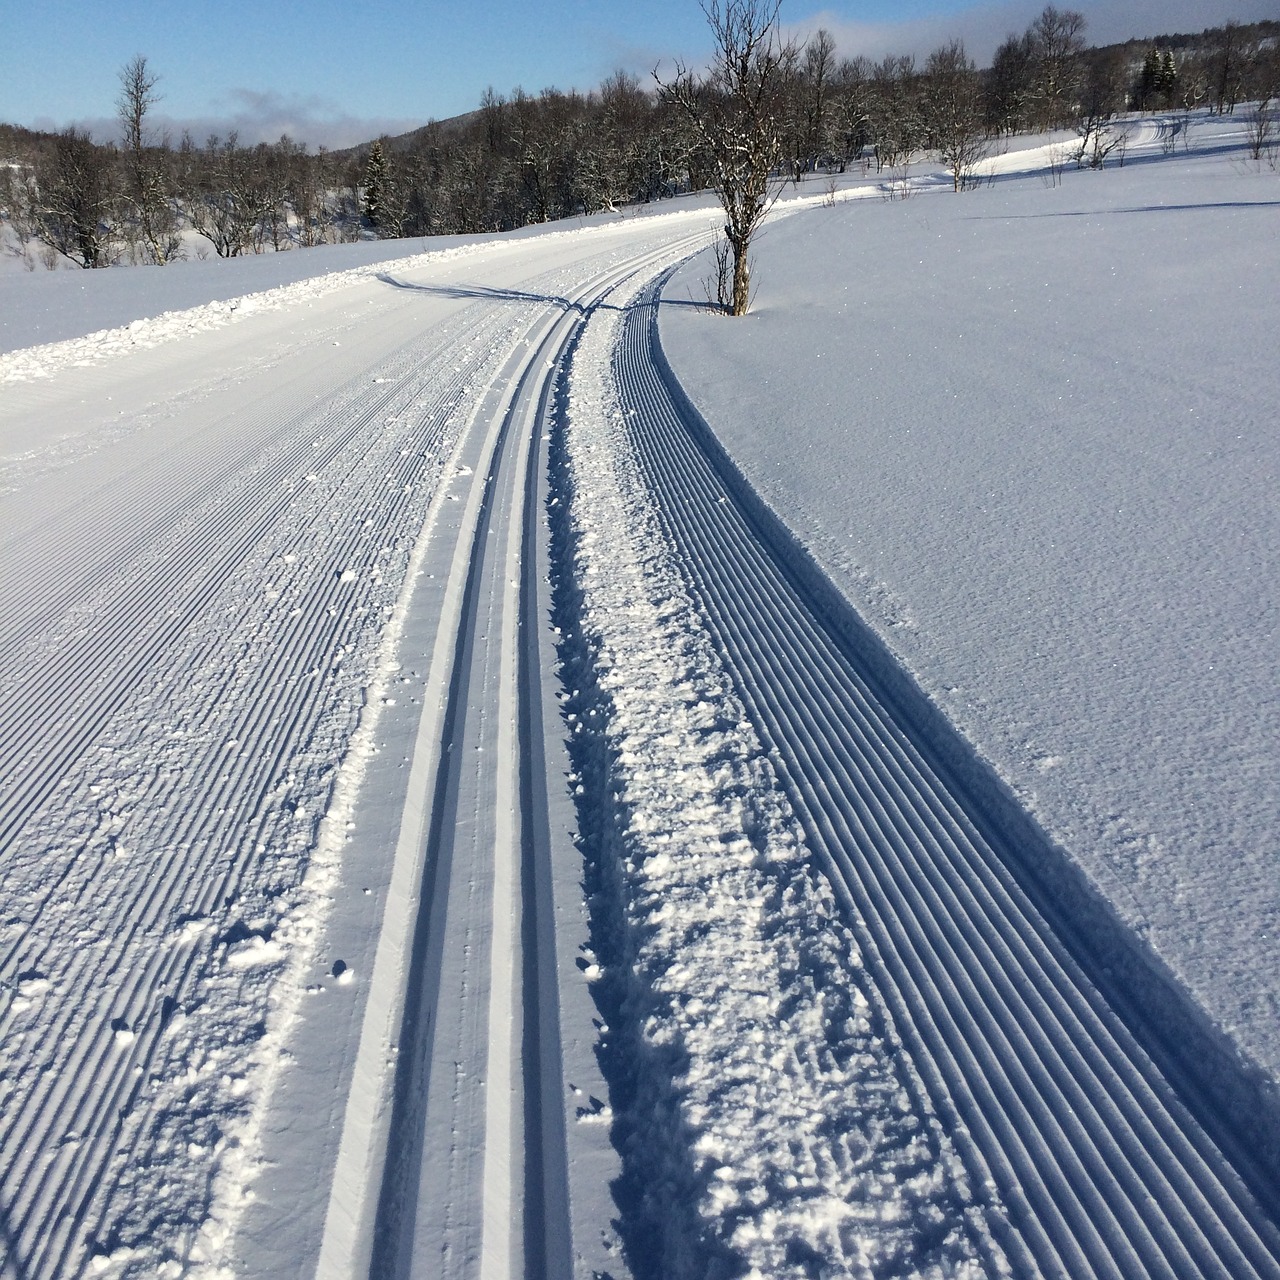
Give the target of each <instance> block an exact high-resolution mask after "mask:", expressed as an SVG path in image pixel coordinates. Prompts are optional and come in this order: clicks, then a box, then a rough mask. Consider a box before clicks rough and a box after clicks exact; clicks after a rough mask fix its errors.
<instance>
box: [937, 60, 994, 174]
mask: <svg viewBox="0 0 1280 1280" xmlns="http://www.w3.org/2000/svg"><path fill="white" fill-rule="evenodd" d="M924 78H925V97H926V102H927V106H928V113H929V117H928V118H929V131H930V134H931V137H932V140H933V144H934V146H935V147H936V148H937V150H938V159H939V160H941V161H942V163H943V164H944V165H946V167H947V172H948V173H950V174H951V181H952V185H953V187H954V189H955V190H956V191H964V190H966V189H967V188H969V187H972V186H973V185H974V184H975V181H976V170H977V166H978V163H979V161H981V160H983V159H984V158H985V157H986V154H987V138H986V132H985V130H984V129H983V124H982V90H981V85H980V83H979V80H978V69H977V67H975V66H974V63H973V59H972V58H970V57H969V55H968V54H967V53H965V51H964V42H963V41H962V40H952V41H951V42H950V43H949V44H945V45H943V46H942V48H941V49H935V50H934V51H933V52H932V53H931V54H930V55H929V59H928V61H927V62H926V63H925V68H924Z"/></svg>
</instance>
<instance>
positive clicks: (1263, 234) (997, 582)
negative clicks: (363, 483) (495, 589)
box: [662, 116, 1280, 1077]
mask: <svg viewBox="0 0 1280 1280" xmlns="http://www.w3.org/2000/svg"><path fill="white" fill-rule="evenodd" d="M1153 132H1154V131H1152V130H1147V135H1148V136H1150V135H1151V134H1152V133H1153ZM1241 138H1242V125H1241V122H1240V121H1237V120H1219V119H1216V118H1211V117H1203V116H1201V117H1197V118H1195V119H1194V120H1193V125H1192V131H1191V134H1190V142H1189V148H1188V149H1185V150H1184V149H1183V148H1182V147H1181V145H1180V146H1179V148H1178V149H1177V150H1176V151H1175V152H1174V153H1173V154H1170V155H1166V154H1165V153H1164V150H1163V147H1162V146H1160V145H1159V144H1158V142H1157V141H1155V140H1152V141H1149V142H1147V143H1146V144H1145V145H1133V146H1130V148H1129V150H1128V156H1127V159H1126V163H1125V165H1124V167H1123V168H1118V167H1108V168H1107V169H1106V170H1104V171H1102V172H1090V171H1083V172H1077V171H1075V170H1074V168H1071V167H1069V168H1068V169H1067V170H1066V172H1065V173H1064V175H1063V181H1062V185H1061V186H1053V185H1051V184H1050V182H1049V181H1048V180H1041V178H1040V177H1039V176H1033V177H1030V178H1023V179H1020V180H1017V181H998V182H995V183H994V184H992V185H989V186H983V187H981V188H980V189H979V190H977V191H975V192H972V193H966V194H964V195H963V196H953V195H952V193H950V192H946V193H933V192H930V193H928V194H923V193H922V194H919V195H917V196H915V197H914V198H912V199H909V200H906V201H893V202H888V201H885V202H865V201H863V202H859V203H858V204H856V205H841V206H837V207H835V208H832V209H824V210H818V211H815V212H813V213H810V214H808V215H807V216H805V217H803V218H791V219H787V220H785V221H780V222H778V223H776V224H775V225H773V226H771V227H769V228H768V229H767V231H766V233H765V234H764V235H762V237H761V238H760V241H759V245H758V249H757V251H756V258H757V268H756V271H757V274H756V280H757V294H756V300H755V304H754V308H753V312H752V314H751V315H750V316H749V317H748V318H747V319H746V320H744V321H742V322H737V323H724V322H722V321H721V320H720V319H719V318H718V317H713V316H709V315H706V314H700V313H697V312H695V311H693V310H691V309H689V308H687V307H668V308H665V309H664V311H663V316H662V335H663V344H664V347H665V348H666V350H667V351H668V354H669V356H670V359H671V361H672V363H673V366H674V368H675V371H676V373H677V374H678V376H679V377H680V379H681V381H682V383H683V384H684V386H685V388H686V390H687V391H688V393H689V394H690V396H691V397H692V399H693V400H694V402H695V403H696V404H697V405H698V406H699V407H700V408H701V409H702V411H703V413H704V415H705V417H706V418H707V420H708V422H709V424H710V425H711V427H712V428H713V430H714V431H715V432H716V434H717V435H718V436H719V437H720V439H721V440H722V441H723V442H724V444H725V445H726V447H727V448H728V450H729V452H730V453H731V454H732V456H733V458H734V459H735V461H736V462H737V463H738V464H739V465H740V466H741V467H742V469H743V470H744V472H745V474H746V477H747V478H748V480H749V481H750V482H751V483H752V484H753V485H755V486H756V487H757V488H758V490H759V491H760V493H761V494H762V495H763V496H764V498H765V499H766V501H767V502H768V503H769V504H770V505H771V506H772V507H773V508H774V509H775V510H776V511H777V512H779V513H780V514H781V515H782V517H783V518H784V520H785V521H786V523H787V524H788V525H789V526H790V527H791V528H792V529H793V530H794V531H795V532H796V533H797V534H798V535H799V536H800V538H801V540H802V541H803V543H804V544H805V545H806V546H807V547H808V548H809V549H810V550H811V551H812V553H813V554H814V555H815V556H816V557H817V559H818V560H819V562H820V563H821V564H822V565H823V566H824V567H825V568H826V570H827V571H828V572H829V573H830V574H831V576H832V578H833V579H834V581H835V582H836V584H837V585H838V586H839V588H840V589H841V590H842V591H843V592H844V593H845V594H846V595H847V596H848V598H849V599H850V600H851V601H853V602H854V604H855V605H856V606H857V607H858V609H859V610H860V611H861V612H862V614H863V616H864V617H865V618H867V619H868V620H869V621H870V622H871V623H872V624H873V626H874V627H875V628H876V630H877V631H878V632H879V634H880V635H881V636H882V637H883V639H884V640H885V641H886V643H887V644H888V645H889V646H890V647H891V649H892V651H893V652H894V653H895V654H896V655H897V657H898V658H899V660H900V661H901V662H902V663H903V665H904V666H905V667H907V668H908V669H909V670H910V672H911V673H912V674H913V675H914V676H915V678H916V679H917V680H918V681H919V682H920V683H921V685H922V686H923V687H924V689H925V691H926V692H927V693H928V695H929V696H930V697H931V698H932V699H933V700H934V702H935V703H936V704H937V705H938V706H939V707H940V708H941V709H942V710H943V711H944V712H945V714H946V715H947V716H948V718H949V719H950V720H951V721H952V723H954V724H955V725H957V726H958V727H959V728H960V729H961V730H962V732H963V733H964V734H965V735H966V736H967V737H968V738H969V739H970V741H972V742H973V743H974V744H975V745H976V746H977V747H978V749H979V750H980V752H981V753H982V754H983V755H984V756H985V757H986V758H987V759H988V760H989V761H990V762H991V763H992V764H993V765H994V766H995V767H996V769H997V770H998V771H999V773H1000V775H1001V776H1002V777H1003V778H1004V779H1005V780H1006V781H1007V783H1008V784H1009V786H1010V787H1012V788H1013V790H1014V791H1015V792H1016V793H1017V795H1018V796H1019V797H1020V798H1021V799H1022V800H1023V801H1024V802H1025V803H1026V804H1027V805H1028V806H1029V807H1030V808H1031V810H1032V811H1033V812H1034V814H1035V815H1036V817H1037V818H1038V819H1039V821H1040V822H1041V823H1042V824H1043V825H1044V827H1045V828H1046V829H1047V830H1048V831H1049V832H1050V834H1051V835H1052V836H1053V837H1054V838H1055V839H1056V840H1057V841H1058V842H1060V844H1061V845H1062V846H1063V847H1064V848H1065V849H1066V850H1067V851H1068V852H1069V853H1070V855H1071V857H1072V858H1074V859H1076V860H1077V861H1078V862H1079V863H1080V865H1082V866H1083V867H1084V868H1085V870H1086V871H1087V872H1088V874H1089V875H1090V876H1091V877H1092V878H1093V880H1094V881H1095V882H1096V883H1097V884H1098V885H1099V886H1100V887H1101V889H1102V890H1103V892H1104V893H1105V894H1106V896H1107V897H1108V898H1110V899H1111V900H1112V902H1113V903H1114V904H1115V905H1116V906H1117V908H1118V909H1119V910H1120V912H1121V913H1122V914H1123V916H1124V917H1125V919H1126V920H1128V921H1129V922H1130V923H1131V924H1132V925H1133V926H1134V927H1135V928H1136V929H1138V930H1139V931H1141V932H1142V933H1143V934H1145V936H1146V937H1147V938H1148V940H1149V941H1150V943H1151V944H1152V946H1153V947H1154V948H1155V949H1156V951H1157V952H1158V954H1159V955H1160V956H1161V957H1162V958H1163V959H1164V960H1165V961H1166V962H1167V963H1168V964H1169V965H1170V966H1171V967H1172V969H1173V970H1174V971H1175V972H1176V973H1177V974H1178V975H1179V976H1180V977H1181V979H1182V980H1183V981H1184V982H1186V983H1187V984H1188V986H1189V987H1190V989H1191V990H1192V992H1193V993H1194V995H1195V996H1196V998H1197V1000H1198V1001H1199V1002H1200V1003H1201V1004H1202V1005H1203V1006H1204V1007H1205V1008H1206V1009H1208V1010H1210V1011H1211V1012H1212V1014H1213V1016H1214V1017H1215V1018H1216V1019H1217V1020H1218V1021H1219V1022H1220V1024H1221V1025H1222V1026H1223V1027H1224V1028H1225V1029H1226V1031H1227V1032H1228V1033H1229V1034H1230V1035H1231V1036H1232V1037H1234V1038H1235V1040H1236V1042H1237V1043H1238V1044H1239V1045H1240V1046H1241V1047H1242V1048H1243V1049H1245V1050H1246V1051H1247V1052H1248V1053H1249V1054H1250V1055H1251V1056H1252V1057H1253V1058H1254V1059H1255V1061H1257V1062H1258V1063H1259V1064H1260V1065H1261V1066H1262V1067H1263V1068H1264V1069H1265V1071H1266V1072H1267V1073H1268V1074H1269V1075H1271V1076H1272V1077H1275V1076H1276V1075H1280V1017H1278V1016H1277V1014H1278V1013H1280V967H1278V966H1277V965H1276V964H1275V963H1274V948H1273V940H1274V939H1275V937H1276V936H1277V930H1278V929H1280V876H1278V875H1277V873H1276V857H1277V853H1276V843H1275V838H1276V837H1275V833H1276V831H1277V830H1278V829H1280V698H1278V697H1277V691H1276V683H1275V680H1276V658H1277V652H1278V651H1277V621H1278V613H1280V591H1278V589H1277V584H1280V562H1278V561H1277V548H1278V547H1280V504H1278V503H1277V501H1276V493H1277V492H1278V491H1280V490H1278V489H1277V482H1278V480H1280V474H1278V473H1280V435H1278V434H1277V432H1276V405H1277V403H1280V376H1278V375H1277V365H1276V362H1275V360H1274V359H1273V358H1272V355H1271V350H1270V342H1271V337H1270V336H1271V335H1273V334H1274V333H1275V332H1276V331H1277V327H1278V324H1277V322H1278V321H1280V296H1278V295H1277V293H1276V287H1275V282H1276V279H1277V277H1278V276H1280V234H1278V232H1277V221H1276V217H1275V211H1276V205H1277V200H1278V198H1280V179H1278V178H1277V175H1276V173H1275V172H1274V170H1272V169H1270V168H1269V167H1268V166H1267V165H1266V164H1265V163H1264V164H1263V165H1262V166H1261V167H1260V169H1259V168H1258V167H1255V166H1252V165H1251V164H1249V163H1247V162H1246V158H1245V155H1244V152H1243V148H1242V145H1241ZM705 270H706V266H705V263H704V262H695V263H693V264H691V265H690V266H688V267H687V268H685V269H684V270H683V271H682V272H681V273H680V274H679V275H677V276H676V277H675V279H674V280H673V281H672V283H671V285H670V286H669V288H668V290H667V296H668V297H673V298H682V297H685V296H688V295H689V293H690V292H691V291H692V290H693V289H694V287H695V282H696V279H697V277H698V275H699V273H701V272H704V271H705Z"/></svg>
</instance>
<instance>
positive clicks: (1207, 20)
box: [787, 0, 1276, 65]
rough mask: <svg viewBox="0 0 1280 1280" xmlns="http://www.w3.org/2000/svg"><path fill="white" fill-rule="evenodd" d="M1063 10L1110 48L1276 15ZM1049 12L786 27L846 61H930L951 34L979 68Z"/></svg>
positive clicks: (1015, 9)
mask: <svg viewBox="0 0 1280 1280" xmlns="http://www.w3.org/2000/svg"><path fill="white" fill-rule="evenodd" d="M1056 2H1057V7H1058V8H1060V9H1077V10H1079V12H1081V13H1083V14H1084V16H1085V19H1086V20H1087V24H1088V25H1087V26H1086V28H1085V38H1086V39H1087V40H1088V42H1089V43H1090V44H1094V45H1098V44H1113V43H1117V42H1120V41H1123V40H1130V39H1133V38H1135V37H1138V38H1142V37H1147V36H1157V35H1166V34H1173V33H1175V32H1197V31H1203V30H1204V29H1205V28H1206V27H1215V26H1221V25H1222V24H1223V23H1225V22H1228V21H1230V20H1232V19H1235V20H1237V21H1240V22H1254V21H1257V20H1259V19H1262V18H1274V17H1275V16H1276V14H1275V4H1274V0H1128V2H1127V3H1125V4H1123V5H1118V4H1115V3H1110V2H1108V0H1077V2H1076V3H1072V2H1071V0H1056ZM1043 8H1044V0H1006V2H1005V3H997V4H980V5H975V6H973V7H972V8H969V9H964V10H961V11H959V12H956V13H946V14H937V15H934V16H931V17H927V18H917V19H912V20H909V21H906V22H858V21H855V20H851V19H849V18H846V17H844V16H843V14H842V13H841V12H839V11H837V10H834V9H822V10H819V11H817V12H816V13H813V14H812V15H810V16H809V17H806V18H803V19H800V20H797V21H794V22H789V23H788V24H787V32H788V34H794V35H798V36H800V37H801V38H804V37H806V36H809V35H812V34H813V32H815V31H817V30H818V28H819V27H825V28H826V29H827V30H828V31H830V32H831V34H832V35H833V36H834V37H835V40H836V50H837V53H838V54H839V55H840V56H841V57H846V58H851V57H854V56H855V55H857V54H865V55H866V56H867V57H871V58H880V57H883V56H884V55H885V54H889V53H895V54H908V53H913V54H915V55H916V56H917V57H923V56H925V55H926V54H927V53H928V52H929V51H930V50H932V49H936V48H937V47H938V46H939V45H940V44H943V43H945V42H946V41H948V40H951V39H953V38H954V37H957V36H958V37H960V38H961V39H962V40H963V41H964V42H965V47H966V48H967V49H968V51H969V53H970V55H971V56H972V57H973V58H975V59H976V60H977V61H978V63H979V64H980V65H985V64H987V63H989V62H990V60H991V55H992V54H993V53H994V52H995V51H996V49H997V48H998V47H999V45H1000V44H1001V43H1002V42H1003V40H1004V39H1005V37H1006V36H1008V35H1010V34H1011V33H1021V32H1022V31H1024V30H1026V27H1027V25H1028V24H1029V23H1030V22H1031V21H1032V19H1033V18H1035V17H1036V15H1037V14H1038V13H1040V11H1041V10H1042V9H1043Z"/></svg>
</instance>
